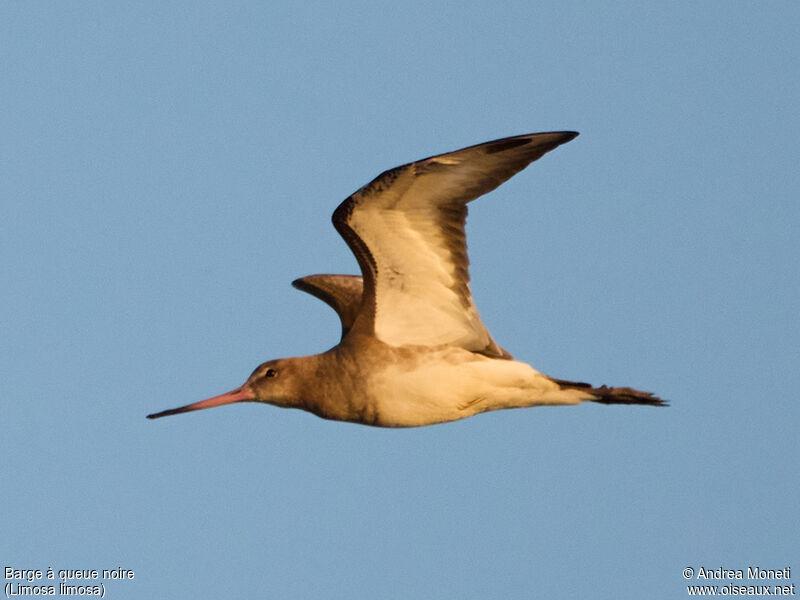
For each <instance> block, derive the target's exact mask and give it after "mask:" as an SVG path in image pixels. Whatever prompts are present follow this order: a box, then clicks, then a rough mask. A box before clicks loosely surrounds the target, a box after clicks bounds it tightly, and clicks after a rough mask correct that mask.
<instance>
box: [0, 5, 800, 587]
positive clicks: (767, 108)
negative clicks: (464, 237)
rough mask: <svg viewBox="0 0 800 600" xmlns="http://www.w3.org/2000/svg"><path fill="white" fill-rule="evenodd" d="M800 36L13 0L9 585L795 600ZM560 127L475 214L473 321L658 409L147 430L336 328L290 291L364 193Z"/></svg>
mask: <svg viewBox="0 0 800 600" xmlns="http://www.w3.org/2000/svg"><path fill="white" fill-rule="evenodd" d="M798 29H800V4H798V3H797V2H769V3H757V2H738V1H725V2H713V1H711V2H700V3H698V2H669V3H652V2H650V3H643V2H638V1H637V2H613V3H606V2H596V3H595V2H564V1H561V0H559V1H557V2H531V1H529V0H525V1H523V2H507V3H489V2H486V3H478V2H418V1H416V0H412V1H411V2H405V3H397V2H394V3H380V2H349V1H344V2H335V3H334V2H329V3H325V2H295V3H268V2H216V3H210V2H147V3H113V2H69V3H67V2H57V3H56V2H4V3H2V6H1V7H0V69H2V78H1V80H2V94H0V257H1V260H0V427H2V434H0V456H2V486H0V502H2V505H1V508H2V510H1V511H0V512H1V513H2V527H0V529H1V532H0V559H1V560H2V563H3V564H2V565H1V566H2V567H7V566H9V567H13V568H18V569H23V568H24V569H37V568H38V569H42V570H46V569H47V568H48V567H52V568H53V569H55V570H58V569H98V570H100V569H104V568H116V567H122V568H124V569H131V570H133V571H134V572H135V579H134V580H133V581H128V582H119V581H114V582H107V590H106V597H107V598H111V599H113V600H117V599H128V598H225V597H231V598H232V597H253V598H255V597H262V598H341V599H348V600H349V599H353V598H392V599H394V598H396V599H407V598H460V599H473V598H474V599H479V598H480V599H483V598H515V599H516V598H526V599H528V598H615V599H620V598H622V599H625V598H637V599H638V598H646V597H649V598H682V597H685V596H686V595H687V591H686V584H687V580H685V579H684V578H683V576H682V572H683V569H684V568H686V567H693V568H695V569H698V568H699V567H701V566H705V567H708V568H719V567H724V568H730V569H746V568H747V567H748V566H753V565H755V566H760V567H762V568H771V569H778V568H784V567H787V566H789V567H792V568H793V571H792V577H793V582H794V583H800V560H798V559H799V558H800V545H798V539H800V530H799V528H800V526H798V523H799V522H800V520H798V495H800V487H799V485H798V482H799V481H800V477H799V475H800V472H799V469H798V460H797V459H798V456H799V455H800V453H798V425H800V418H799V417H800V397H799V396H798V390H799V389H800V351H799V350H798V348H799V343H798V339H800V318H799V317H800V241H799V240H800V229H798V226H800V202H799V200H800V168H798V165H799V164H800V144H799V143H798V139H800V127H799V124H800V118H798V112H799V110H800V109H799V108H798V107H800V100H799V99H800V76H799V74H800V41H799V40H800V38H799V37H798V34H797V32H798ZM564 129H570V130H577V131H580V132H581V136H580V137H579V138H577V139H576V140H574V141H573V142H571V143H569V144H567V145H565V146H563V147H561V148H559V149H557V150H556V151H554V152H552V153H551V154H549V155H547V156H546V157H544V158H543V159H542V160H541V161H539V162H537V163H534V164H533V165H532V166H531V167H529V168H528V169H527V170H526V171H524V172H523V173H521V174H519V175H517V176H516V177H515V178H514V179H512V180H511V181H510V182H508V183H507V184H506V185H504V186H503V187H501V188H499V189H498V190H496V191H495V192H493V193H492V194H490V195H489V196H486V197H484V198H481V199H480V200H479V201H477V202H476V203H474V204H473V205H471V211H470V221H469V225H468V236H469V238H468V239H469V244H470V257H471V261H472V279H473V281H472V287H473V292H474V295H475V298H476V301H477V303H478V306H479V308H480V310H481V314H482V315H483V317H484V320H485V321H486V323H487V325H488V326H489V328H490V330H491V332H492V334H493V336H494V337H495V339H497V340H498V342H499V343H500V344H502V345H503V346H504V347H506V348H508V349H509V350H510V351H511V352H512V353H513V354H514V355H515V356H516V357H517V358H518V359H520V360H523V361H526V362H529V363H531V364H532V365H533V366H534V367H535V368H537V369H539V370H541V371H544V372H545V373H548V374H551V375H553V376H556V377H561V378H565V379H576V380H583V381H590V382H592V383H595V384H598V385H599V384H601V383H606V384H613V385H630V386H634V387H637V388H641V389H646V390H650V391H653V392H656V393H658V394H659V395H660V396H662V397H664V398H667V399H669V400H670V401H671V403H672V404H671V406H670V407H669V408H666V409H658V408H651V407H605V406H600V405H588V404H587V405H582V406H579V407H569V408H566V407H560V408H538V409H527V410H516V411H503V412H498V413H490V414H485V415H481V416H478V417H475V418H473V419H468V420H465V421H461V422H457V423H451V424H446V425H439V426H434V427H428V428H422V429H415V430H401V431H391V430H380V429H370V428H367V427H363V426H358V425H352V424H343V423H334V422H328V421H323V420H321V419H318V418H317V417H314V416H313V415H310V414H307V413H303V412H300V411H290V410H281V409H278V408H274V407H270V406H260V405H255V404H245V405H237V406H229V407H223V408H218V409H213V410H208V411H203V412H199V413H193V414H188V415H180V416H176V417H170V418H166V419H161V420H158V421H148V420H146V419H145V415H146V414H148V413H150V412H154V411H157V410H162V409H165V408H171V407H173V406H178V405H181V404H185V403H188V402H192V401H195V400H200V399H202V398H205V397H208V396H212V395H216V394H218V393H221V392H224V391H227V390H229V389H232V388H234V387H237V386H238V385H239V384H240V383H242V382H243V381H244V379H245V378H246V377H247V376H248V375H249V374H250V372H251V371H252V369H253V368H254V367H255V366H256V365H258V364H259V363H260V362H262V361H264V360H267V359H270V358H277V357H281V356H292V355H299V354H312V353H315V352H319V351H323V350H325V349H327V348H329V347H330V346H332V345H334V344H335V343H336V342H337V341H338V328H339V324H338V321H337V319H336V317H335V315H334V313H333V312H331V311H330V309H329V308H328V307H326V306H325V305H324V304H323V303H321V302H319V301H318V300H316V299H315V298H312V297H311V296H307V295H305V294H303V293H301V292H299V291H296V290H294V289H292V288H291V287H290V286H289V282H290V281H291V280H292V279H294V278H296V277H299V276H302V275H307V274H310V273H319V272H356V269H357V265H356V263H355V260H354V259H353V257H352V256H351V254H350V253H349V251H348V249H347V247H346V246H345V244H344V242H343V241H342V240H341V239H340V238H339V237H338V235H337V234H336V232H335V231H334V229H333V227H332V226H331V224H330V215H331V213H332V211H333V210H334V208H335V207H336V206H337V205H338V203H339V202H340V201H341V200H343V199H344V198H345V197H346V196H348V195H349V194H350V193H352V192H353V191H354V190H355V189H357V188H358V187H360V186H361V185H363V184H365V183H366V182H368V181H369V180H370V179H372V178H373V177H374V176H376V175H377V174H378V173H380V172H381V171H383V170H385V169H387V168H390V167H393V166H396V165H399V164H402V163H405V162H408V161H411V160H415V159H418V158H422V157H425V156H429V155H431V154H436V153H440V152H446V151H449V150H454V149H457V148H460V147H462V146H467V145H470V144H475V143H479V142H483V141H487V140H491V139H495V138H499V137H503V136H509V135H516V134H522V133H529V132H534V131H550V130H564ZM691 581H694V582H695V583H696V581H695V580H691ZM691 581H690V582H691ZM6 583H8V580H4V581H3V584H4V585H5V584H6ZM700 583H702V581H701V582H700ZM798 592H800V590H798Z"/></svg>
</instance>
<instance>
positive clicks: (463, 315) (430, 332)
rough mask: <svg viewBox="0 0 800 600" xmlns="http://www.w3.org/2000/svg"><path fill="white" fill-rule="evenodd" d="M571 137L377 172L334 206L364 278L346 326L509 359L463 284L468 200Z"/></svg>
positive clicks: (396, 342) (490, 147)
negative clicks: (358, 302)
mask: <svg viewBox="0 0 800 600" xmlns="http://www.w3.org/2000/svg"><path fill="white" fill-rule="evenodd" d="M577 135H578V134H577V133H575V132H555V133H535V134H529V135H520V136H516V137H510V138H505V139H501V140H495V141H493V142H487V143H485V144H478V145H477V146H470V147H469V148H464V149H462V150H457V151H455V152H449V153H447V154H440V155H438V156H432V157H430V158H426V159H424V160H420V161H416V162H413V163H409V164H407V165H403V166H401V167H396V168H394V169H391V170H389V171H386V172H384V173H382V174H381V175H379V176H378V177H377V178H376V179H374V180H373V181H372V182H370V183H369V184H367V185H366V186H364V187H363V188H361V189H360V190H358V191H357V192H356V193H354V194H353V195H352V196H350V197H349V198H347V199H346V200H345V201H344V202H342V203H341V204H340V205H339V207H338V208H337V209H336V211H334V213H333V224H334V226H335V227H336V229H337V231H338V232H339V233H340V234H341V235H342V237H343V238H344V239H345V241H346V242H347V244H348V246H350V249H351V250H352V251H353V253H354V254H355V255H356V259H357V260H358V264H359V266H360V267H361V272H362V274H363V276H364V292H363V294H364V297H363V301H362V303H361V306H360V308H359V311H358V315H357V316H356V320H355V322H354V324H353V330H354V331H358V332H361V333H366V334H368V335H375V336H376V337H377V338H378V339H380V340H381V341H383V342H385V343H387V344H389V345H393V346H402V345H407V344H413V345H426V346H434V345H440V344H450V345H455V346H460V347H463V348H465V349H467V350H471V351H473V352H480V353H483V354H486V355H488V356H494V357H508V355H507V353H505V351H503V350H502V348H500V347H499V346H498V345H497V344H496V343H495V342H494V340H492V338H491V336H490V335H489V332H488V331H487V329H486V326H485V325H484V324H483V322H482V321H481V318H480V315H479V314H478V310H477V308H476V307H475V303H474V301H473V299H472V293H471V291H470V288H469V268H468V267H469V261H468V258H467V244H466V236H465V232H464V224H465V221H466V217H467V203H468V202H470V201H472V200H474V199H475V198H477V197H479V196H481V195H483V194H485V193H487V192H489V191H491V190H493V189H494V188H496V187H497V186H499V185H500V184H501V183H503V182H504V181H506V180H507V179H509V178H510V177H511V176H512V175H514V174H515V173H517V172H519V171H521V170H522V169H524V168H525V167H526V166H528V164H530V163H531V162H533V161H534V160H536V159H537V158H539V157H541V156H542V155H544V154H545V153H547V152H549V151H550V150H553V149H554V148H556V147H557V146H560V145H561V144H564V143H566V142H568V141H570V140H571V139H573V138H574V137H575V136H577Z"/></svg>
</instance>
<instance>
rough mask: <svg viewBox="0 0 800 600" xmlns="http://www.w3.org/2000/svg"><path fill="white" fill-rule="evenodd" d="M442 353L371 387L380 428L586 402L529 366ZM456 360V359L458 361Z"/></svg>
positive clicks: (395, 370)
mask: <svg viewBox="0 0 800 600" xmlns="http://www.w3.org/2000/svg"><path fill="white" fill-rule="evenodd" d="M466 355H467V353H466V352H464V353H463V354H457V353H454V352H453V351H452V349H451V350H443V351H442V353H441V354H440V355H439V356H428V357H426V360H425V361H424V362H422V363H420V364H418V365H416V366H415V367H413V368H409V367H408V365H404V364H399V365H395V366H387V367H386V368H384V369H382V371H381V373H380V375H379V376H377V377H375V378H374V380H373V381H372V384H371V386H370V387H371V390H370V391H371V395H372V396H373V397H375V398H379V399H380V404H379V405H378V407H377V409H378V412H379V413H380V416H381V420H382V422H383V424H385V425H389V426H396V427H413V426H416V425H426V424H431V423H441V422H446V421H453V420H457V419H463V418H466V417H470V416H473V415H475V414H478V413H481V412H486V411H488V410H501V409H506V408H522V407H527V406H539V405H570V404H580V403H581V402H584V401H586V400H591V399H592V396H591V395H589V394H587V393H586V392H582V391H580V390H574V389H571V390H565V389H560V388H559V386H558V385H557V384H556V383H555V382H553V381H552V380H551V379H550V378H548V377H547V376H545V375H542V374H541V373H539V372H538V371H536V370H535V369H533V368H532V367H531V366H529V365H527V364H525V363H522V362H518V361H514V360H497V359H490V358H486V357H475V355H472V356H471V357H470V358H467V359H466V360H464V359H465V357H466ZM459 359H461V360H459Z"/></svg>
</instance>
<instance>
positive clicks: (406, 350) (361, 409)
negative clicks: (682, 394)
mask: <svg viewBox="0 0 800 600" xmlns="http://www.w3.org/2000/svg"><path fill="white" fill-rule="evenodd" d="M577 135H578V133H577V132H574V131H556V132H546V133H532V134H526V135H518V136H514V137H506V138H502V139H497V140H494V141H490V142H485V143H482V144H477V145H474V146H469V147H466V148H462V149H460V150H456V151H453V152H448V153H445V154H438V155H435V156H431V157H429V158H425V159H422V160H418V161H415V162H411V163H408V164H405V165H402V166H399V167H395V168H393V169H390V170H388V171H384V172H383V173H381V174H380V175H378V177H376V178H375V179H373V180H372V181H371V182H370V183H368V184H367V185H365V186H363V187H362V188H360V189H359V190H357V191H356V192H355V193H353V194H352V195H350V196H349V197H348V198H346V199H345V200H344V201H343V202H342V203H341V204H340V205H339V206H338V207H337V208H336V210H335V211H334V212H333V217H332V221H333V225H334V227H335V228H336V230H337V231H338V232H339V234H340V235H341V236H342V238H344V240H345V242H346V243H347V245H348V246H349V248H350V250H351V251H352V252H353V254H354V255H355V257H356V260H357V262H358V265H359V267H360V270H361V275H339V274H319V275H309V276H306V277H301V278H300V279H297V280H295V281H294V282H292V283H293V285H294V286H295V287H296V288H298V289H300V290H302V291H305V292H308V293H310V294H312V295H313V296H315V297H317V298H319V299H320V300H322V301H324V302H325V303H327V304H328V305H329V306H330V307H331V308H333V310H334V311H335V312H336V313H337V314H338V316H339V320H340V322H341V338H340V340H339V343H338V344H337V345H336V346H334V347H333V348H331V349H330V350H327V351H326V352H322V353H320V354H315V355H310V356H302V357H293V358H280V359H276V360H269V361H267V362H265V363H263V364H261V365H259V366H258V367H257V368H256V369H255V370H254V371H253V373H252V374H251V375H250V377H249V378H248V379H247V381H245V383H244V384H242V385H241V386H239V387H238V388H236V389H234V390H232V391H230V392H227V393H225V394H221V395H219V396H214V397H212V398H209V399H207V400H202V401H200V402H195V403H192V404H187V405H185V406H181V407H179V408H173V409H169V410H164V411H161V412H157V413H153V414H149V415H147V417H148V418H149V419H157V418H160V417H165V416H168V415H175V414H179V413H185V412H189V411H196V410H201V409H205V408H211V407H216V406H222V405H227V404H234V403H242V402H259V403H264V404H270V405H273V406H277V407H282V408H297V409H302V410H305V411H308V412H310V413H313V414H315V415H317V416H319V417H322V418H324V419H330V420H334V421H346V422H351V423H359V424H362V425H367V426H375V427H390V428H400V427H420V426H426V425H434V424H439V423H446V422H450V421H456V420H460V419H464V418H467V417H472V416H474V415H477V414H480V413H483V412H487V411H494V410H501V409H512V408H526V407H532V406H542V405H551V406H553V405H576V404H581V403H583V402H597V403H601V404H627V405H649V406H665V405H667V402H666V401H664V400H662V399H661V398H659V397H657V396H655V395H654V394H652V393H650V392H644V391H640V390H637V389H633V388H630V387H609V386H606V385H602V386H599V387H594V386H592V385H590V384H588V383H583V382H580V381H570V380H564V379H558V378H555V377H551V376H549V375H546V374H544V373H540V372H539V371H537V370H535V369H534V368H533V367H531V366H530V365H528V364H527V363H525V362H522V361H518V360H515V359H514V357H513V356H512V355H511V354H510V353H509V352H508V351H507V350H505V349H503V348H502V347H501V346H500V345H499V344H498V343H497V342H495V340H494V339H493V338H492V336H491V335H490V334H489V331H488V329H487V328H486V325H485V324H484V323H483V321H482V320H481V317H480V315H479V314H478V309H477V307H476V306H475V302H474V299H473V297H472V292H471V289H470V276H469V260H468V257H467V244H466V233H465V224H466V218H467V204H468V203H469V202H472V201H473V200H475V199H476V198H478V197H480V196H482V195H484V194H486V193H488V192H490V191H492V190H494V189H495V188H496V187H498V186H499V185H501V184H502V183H503V182H505V181H506V180H508V179H509V178H511V177H512V176H513V175H515V174H516V173H518V172H519V171H521V170H522V169H524V168H526V167H527V166H528V165H529V164H530V163H532V162H533V161H535V160H537V159H539V158H541V157H542V156H543V155H544V154H546V153H548V152H550V151H551V150H554V149H555V148H557V147H558V146H560V145H562V144H565V143H567V142H569V141H571V140H572V139H574V138H575V137H577Z"/></svg>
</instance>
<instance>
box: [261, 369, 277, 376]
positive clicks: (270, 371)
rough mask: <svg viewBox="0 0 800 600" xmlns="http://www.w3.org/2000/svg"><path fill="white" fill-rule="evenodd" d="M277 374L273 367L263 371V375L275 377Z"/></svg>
mask: <svg viewBox="0 0 800 600" xmlns="http://www.w3.org/2000/svg"><path fill="white" fill-rule="evenodd" d="M277 374H278V372H277V371H276V370H275V369H267V370H266V372H265V373H264V377H275V375H277Z"/></svg>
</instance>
